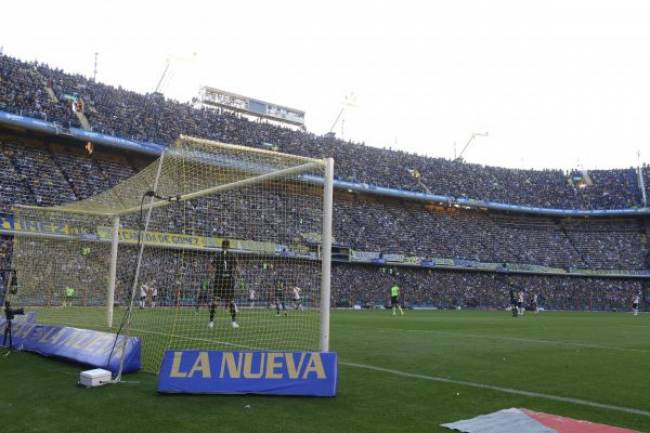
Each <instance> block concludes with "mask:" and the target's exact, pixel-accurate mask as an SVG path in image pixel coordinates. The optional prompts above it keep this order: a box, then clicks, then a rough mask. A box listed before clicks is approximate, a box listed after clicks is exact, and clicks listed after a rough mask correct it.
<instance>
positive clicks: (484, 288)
mask: <svg viewBox="0 0 650 433" xmlns="http://www.w3.org/2000/svg"><path fill="white" fill-rule="evenodd" d="M395 283H397V284H398V285H400V286H401V287H402V299H401V301H402V302H403V303H405V304H406V305H417V306H430V307H435V308H441V309H447V308H457V307H461V308H505V307H507V306H508V304H509V302H510V297H509V293H510V290H515V291H516V292H518V291H524V292H525V294H526V295H525V302H526V304H527V305H529V304H530V303H531V302H532V298H533V295H537V296H538V304H539V305H540V306H541V307H543V308H545V309H552V310H576V311H582V310H589V311H594V310H595V311H612V310H619V311H620V310H626V311H627V310H629V309H630V308H631V305H632V301H633V300H634V297H635V296H636V295H638V294H641V293H643V291H644V289H646V285H644V284H643V282H641V281H638V280H637V281H635V280H627V279H594V278H576V277H563V276H548V275H547V276H541V275H504V274H497V273H484V272H457V271H440V270H436V271H434V270H425V269H415V268H385V267H382V268H379V267H376V266H362V265H353V266H346V265H342V266H335V267H334V268H332V287H333V288H334V289H333V290H334V293H335V299H334V301H335V302H336V303H337V305H338V306H345V307H350V306H353V305H361V306H366V307H367V306H370V307H372V306H376V305H381V306H383V305H386V304H388V300H389V289H390V287H391V286H392V285H393V284H395Z"/></svg>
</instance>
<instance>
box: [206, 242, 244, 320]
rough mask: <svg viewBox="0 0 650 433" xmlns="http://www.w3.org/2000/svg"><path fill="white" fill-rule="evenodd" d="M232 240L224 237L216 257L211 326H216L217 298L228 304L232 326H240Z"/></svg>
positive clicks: (235, 260)
mask: <svg viewBox="0 0 650 433" xmlns="http://www.w3.org/2000/svg"><path fill="white" fill-rule="evenodd" d="M229 249H230V241H228V240H226V239H224V240H223V241H222V242H221V252H218V253H217V255H216V257H215V258H214V261H213V265H214V268H215V272H214V282H213V286H212V302H211V303H210V323H208V327H209V328H213V327H214V315H215V310H216V309H217V299H220V300H221V301H222V302H223V305H224V307H225V306H226V305H228V308H229V309H230V317H231V318H232V324H231V325H232V327H233V328H239V325H238V324H237V305H236V304H235V271H236V270H237V259H236V258H235V256H234V255H233V254H232V253H230V252H229V251H228V250H229Z"/></svg>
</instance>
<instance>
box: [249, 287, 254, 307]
mask: <svg viewBox="0 0 650 433" xmlns="http://www.w3.org/2000/svg"><path fill="white" fill-rule="evenodd" d="M248 302H250V307H251V308H254V307H255V289H253V288H252V287H251V288H250V290H249V291H248Z"/></svg>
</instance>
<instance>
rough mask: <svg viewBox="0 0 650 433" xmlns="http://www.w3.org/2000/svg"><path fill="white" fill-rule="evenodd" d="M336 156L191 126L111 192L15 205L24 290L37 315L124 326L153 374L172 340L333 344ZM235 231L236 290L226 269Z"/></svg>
mask: <svg viewBox="0 0 650 433" xmlns="http://www.w3.org/2000/svg"><path fill="white" fill-rule="evenodd" d="M333 167H334V161H333V160H332V159H329V158H328V159H323V160H319V159H313V158H306V157H302V156H296V155H289V154H283V153H279V152H271V151H268V150H262V149H256V148H250V147H245V146H235V145H229V144H223V143H218V142H213V141H209V140H203V139H197V138H193V137H186V136H181V137H180V138H179V139H178V140H177V141H176V142H175V143H174V145H172V146H170V148H169V149H167V150H165V151H164V152H163V154H162V155H161V156H160V158H158V159H157V160H155V161H153V162H152V163H150V164H149V165H148V166H146V167H145V168H144V169H142V170H141V171H140V172H138V173H137V174H136V175H134V176H132V177H131V178H129V179H127V180H125V181H123V182H121V183H120V184H118V185H116V186H115V187H113V188H111V189H109V190H107V191H105V192H103V193H101V194H98V195H96V196H93V197H90V198H88V199H86V200H82V201H78V202H72V203H67V204H64V205H61V206H56V207H50V208H44V207H36V206H16V207H15V209H14V219H15V225H16V230H15V231H16V238H15V239H16V241H15V246H14V258H13V266H14V268H15V269H16V273H17V276H18V281H19V282H20V283H19V284H20V287H19V290H18V293H17V294H15V295H13V299H12V302H13V303H14V304H15V305H16V306H17V307H18V306H22V307H25V308H26V309H27V310H28V311H35V312H36V317H37V321H38V322H43V323H47V324H55V325H65V326H72V327H79V328H88V329H95V330H104V331H110V332H116V331H117V330H118V329H119V328H120V327H123V329H122V333H124V334H125V335H129V336H138V337H140V338H141V341H142V363H143V369H144V370H146V371H150V372H157V371H158V369H159V367H160V361H161V357H162V354H163V351H164V350H170V349H179V350H180V349H188V348H192V349H202V350H203V349H204V350H210V349H215V350H216V349H222V350H276V351H283V350H284V351H289V350H295V351H319V350H320V351H328V350H329V307H330V272H331V264H330V261H331V245H332V214H333ZM224 240H228V241H229V243H230V249H229V254H231V255H232V258H233V260H234V262H235V263H236V266H235V267H234V271H233V273H234V275H233V277H232V282H233V286H234V289H233V293H232V294H224V293H223V291H222V289H221V288H220V287H219V286H220V283H219V282H218V281H216V280H217V279H218V278H217V277H215V275H216V274H215V260H216V258H217V257H221V256H219V255H218V254H219V253H220V252H221V251H222V245H223V241H224ZM228 257H230V256H228ZM233 322H234V323H233ZM235 324H237V325H238V327H235Z"/></svg>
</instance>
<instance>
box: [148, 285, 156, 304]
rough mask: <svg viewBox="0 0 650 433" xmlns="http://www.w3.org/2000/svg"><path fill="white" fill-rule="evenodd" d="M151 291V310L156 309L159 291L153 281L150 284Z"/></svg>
mask: <svg viewBox="0 0 650 433" xmlns="http://www.w3.org/2000/svg"><path fill="white" fill-rule="evenodd" d="M149 290H150V291H151V308H156V300H157V299H158V289H157V288H156V286H154V285H153V281H150V282H149Z"/></svg>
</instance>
